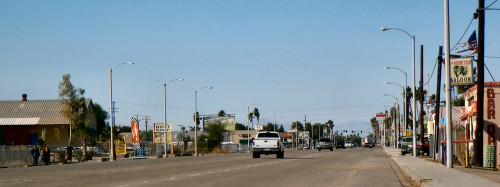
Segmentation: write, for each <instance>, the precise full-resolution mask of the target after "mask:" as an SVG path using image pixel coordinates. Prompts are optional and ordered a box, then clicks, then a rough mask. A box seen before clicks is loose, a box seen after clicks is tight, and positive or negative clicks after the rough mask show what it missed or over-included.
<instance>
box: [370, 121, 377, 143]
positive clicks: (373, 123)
mask: <svg viewBox="0 0 500 187" xmlns="http://www.w3.org/2000/svg"><path fill="white" fill-rule="evenodd" d="M370 122H371V125H372V129H373V134H374V135H375V139H378V131H379V127H378V121H377V118H375V117H373V118H372V119H370Z"/></svg>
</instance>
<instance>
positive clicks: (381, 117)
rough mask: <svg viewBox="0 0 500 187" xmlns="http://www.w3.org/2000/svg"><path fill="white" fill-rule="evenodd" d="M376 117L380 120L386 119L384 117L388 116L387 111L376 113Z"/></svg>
mask: <svg viewBox="0 0 500 187" xmlns="http://www.w3.org/2000/svg"><path fill="white" fill-rule="evenodd" d="M375 117H376V118H377V120H378V121H380V120H384V118H386V117H387V114H385V113H377V114H375Z"/></svg>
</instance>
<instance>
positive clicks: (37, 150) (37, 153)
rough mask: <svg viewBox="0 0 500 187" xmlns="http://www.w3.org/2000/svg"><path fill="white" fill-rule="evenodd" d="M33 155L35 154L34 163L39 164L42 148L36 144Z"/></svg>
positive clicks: (32, 151)
mask: <svg viewBox="0 0 500 187" xmlns="http://www.w3.org/2000/svg"><path fill="white" fill-rule="evenodd" d="M31 155H32V156H33V165H35V166H36V165H38V157H40V150H39V149H38V147H37V146H36V145H34V146H33V149H32V150H31Z"/></svg>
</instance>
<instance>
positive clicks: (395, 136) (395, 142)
mask: <svg viewBox="0 0 500 187" xmlns="http://www.w3.org/2000/svg"><path fill="white" fill-rule="evenodd" d="M384 96H391V97H393V98H394V99H396V106H397V108H396V110H397V113H396V114H395V116H396V123H397V117H398V116H399V103H398V98H397V97H396V96H393V95H390V94H384ZM396 123H394V125H393V128H394V134H392V137H393V140H392V141H393V142H394V148H398V140H397V137H398V136H397V135H396V133H397V132H398V129H396Z"/></svg>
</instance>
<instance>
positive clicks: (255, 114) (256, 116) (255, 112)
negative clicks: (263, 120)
mask: <svg viewBox="0 0 500 187" xmlns="http://www.w3.org/2000/svg"><path fill="white" fill-rule="evenodd" d="M253 115H254V116H255V118H256V119H257V125H259V124H260V123H259V119H260V113H259V109H258V108H254V109H253Z"/></svg>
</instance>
